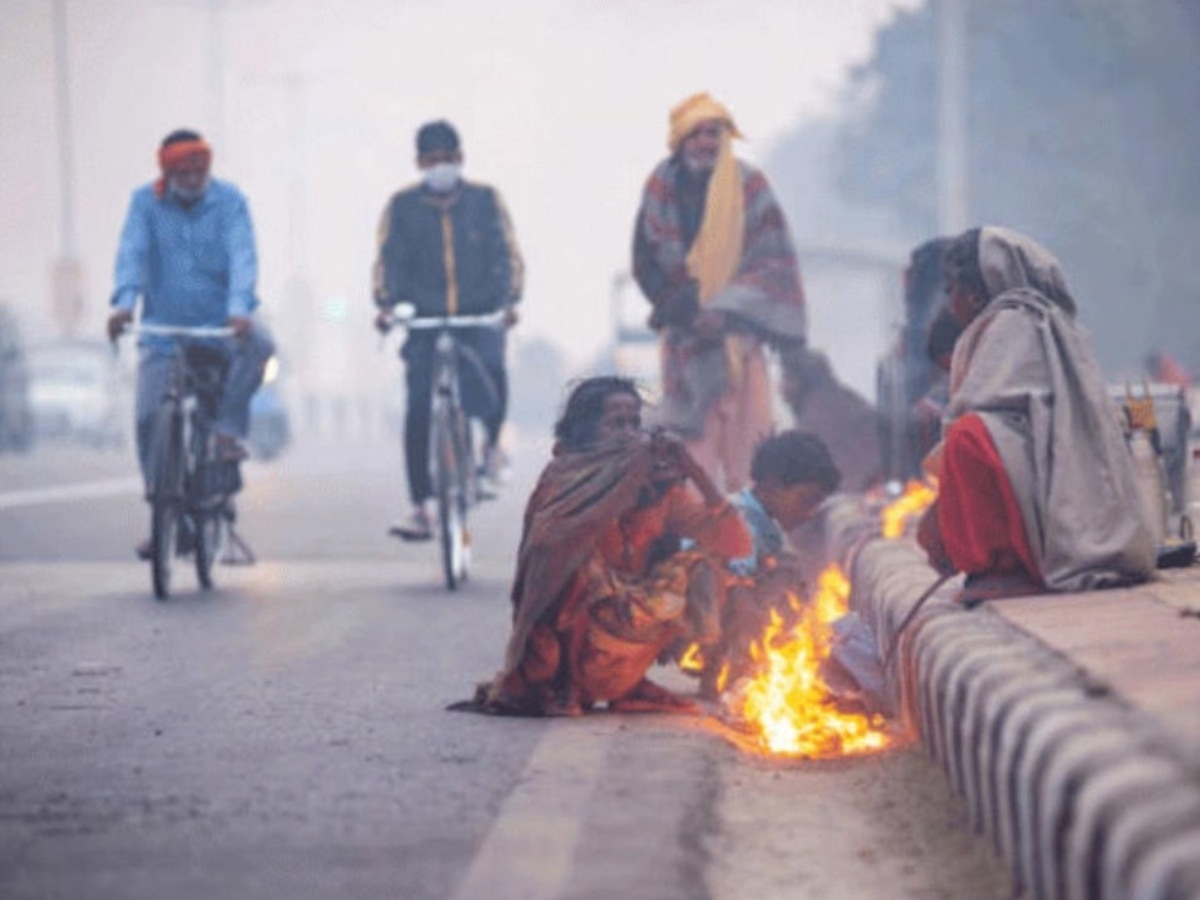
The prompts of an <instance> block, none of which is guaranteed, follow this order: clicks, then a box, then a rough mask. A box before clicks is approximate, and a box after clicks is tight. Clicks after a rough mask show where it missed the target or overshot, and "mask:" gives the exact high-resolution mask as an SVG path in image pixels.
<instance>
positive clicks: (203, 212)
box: [108, 129, 275, 559]
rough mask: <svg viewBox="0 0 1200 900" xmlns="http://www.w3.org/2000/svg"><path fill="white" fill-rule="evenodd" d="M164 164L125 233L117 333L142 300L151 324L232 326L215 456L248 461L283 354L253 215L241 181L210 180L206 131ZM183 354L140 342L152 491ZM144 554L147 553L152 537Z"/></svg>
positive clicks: (161, 158)
mask: <svg viewBox="0 0 1200 900" xmlns="http://www.w3.org/2000/svg"><path fill="white" fill-rule="evenodd" d="M158 163H159V168H160V170H161V173H162V177H161V178H159V179H158V181H156V182H154V183H152V184H147V185H144V186H142V187H140V188H138V189H137V190H135V191H134V193H133V198H132V200H131V201H130V204H129V212H128V214H127V215H126V218H125V225H124V228H123V229H122V231H121V239H120V244H119V246H118V248H117V260H116V271H115V281H116V287H115V289H114V291H113V296H112V306H113V312H112V313H111V314H110V315H109V317H108V336H109V339H110V340H112V341H116V339H117V338H118V337H119V336H120V335H121V333H122V332H123V331H124V330H125V328H126V327H127V326H128V325H129V324H130V323H131V322H132V321H133V316H134V310H135V308H136V306H137V302H138V298H139V297H141V298H142V316H141V319H142V321H143V322H144V323H146V324H150V325H174V326H228V327H230V328H232V329H233V333H234V336H233V337H231V338H226V339H217V340H213V341H212V344H213V346H214V347H216V348H218V349H219V350H220V351H221V352H222V353H223V354H224V356H225V358H226V360H227V361H228V364H229V366H228V370H227V374H226V377H225V383H224V387H223V390H222V395H221V402H220V404H219V406H218V409H217V418H216V426H215V431H216V438H215V440H216V457H217V458H218V459H220V460H225V461H236V460H241V459H244V458H245V457H246V451H245V449H244V448H243V445H242V440H243V439H244V438H245V436H246V432H247V429H248V427H249V422H250V398H251V397H252V396H253V394H254V392H255V391H256V390H257V389H258V387H259V385H260V384H262V378H263V372H264V370H265V368H266V363H267V360H268V359H270V357H271V354H272V353H274V351H275V345H274V342H273V340H272V339H271V336H270V334H269V333H268V331H267V329H266V327H265V326H264V325H263V324H262V323H261V322H260V321H258V320H257V319H256V318H255V317H254V311H255V309H256V308H257V306H258V298H257V296H255V293H254V287H255V282H256V280H257V277H258V262H257V257H256V252H255V244H254V228H253V225H252V224H251V220H250V211H249V208H248V207H247V205H246V200H245V198H244V197H243V195H242V193H241V191H239V190H238V188H237V187H235V186H234V185H233V184H231V183H229V182H227V181H220V180H217V179H215V178H212V177H210V175H209V170H210V168H211V164H212V149H211V148H210V147H209V145H208V144H207V142H205V141H204V139H203V138H202V137H201V136H200V135H199V134H198V133H197V132H195V131H189V130H183V129H181V130H177V131H173V132H171V133H170V134H169V135H167V136H166V137H165V138H164V139H163V141H162V144H161V145H160V147H159V150H158ZM174 353H175V351H174V346H173V343H172V341H171V339H170V338H164V337H160V336H154V335H142V337H141V338H140V339H139V362H138V387H137V401H136V407H137V411H136V419H137V449H138V464H139V466H140V467H141V471H142V478H143V479H144V480H145V482H146V484H147V489H149V485H150V483H151V475H152V473H151V472H150V442H151V437H152V432H153V424H154V418H155V413H156V412H157V410H158V408H159V405H160V404H161V403H162V400H163V397H164V395H165V394H166V392H167V391H168V390H170V387H171V384H170V381H171V372H172V367H173V365H174ZM136 552H137V554H138V556H139V558H141V559H148V558H149V556H150V542H149V540H146V541H143V542H142V543H141V544H139V545H138V547H137V551H136Z"/></svg>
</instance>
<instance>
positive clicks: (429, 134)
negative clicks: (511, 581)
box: [374, 121, 524, 540]
mask: <svg viewBox="0 0 1200 900" xmlns="http://www.w3.org/2000/svg"><path fill="white" fill-rule="evenodd" d="M462 161H463V154H462V148H461V145H460V143H459V137H458V132H457V131H455V129H454V126H453V125H451V124H450V123H449V122H446V121H437V122H429V123H426V124H425V125H422V126H421V127H420V129H418V131H417V167H418V169H420V171H421V181H420V182H419V183H417V184H415V185H412V186H410V187H407V188H405V189H403V190H401V191H398V192H397V193H396V194H394V195H393V196H392V197H391V199H390V200H389V201H388V203H387V206H386V207H385V209H384V211H383V217H382V220H381V221H380V224H379V243H378V255H377V257H376V261H375V270H374V299H375V306H376V308H377V314H376V318H375V326H376V328H378V329H379V330H380V331H386V330H387V329H388V327H389V326H390V313H391V310H392V308H393V307H394V306H396V304H398V303H411V304H412V305H413V306H415V307H416V314H417V316H418V317H420V316H447V315H449V316H453V315H474V314H481V313H490V312H496V311H498V310H504V311H505V313H506V315H505V325H506V327H511V326H512V325H514V324H516V321H517V312H516V306H517V303H518V302H519V301H520V299H521V288H522V281H523V275H524V265H523V263H522V260H521V255H520V252H519V251H518V249H517V244H516V240H515V238H514V236H513V229H512V223H511V221H510V220H509V217H508V212H507V210H506V209H505V207H504V203H503V201H502V200H501V198H500V194H499V192H498V191H496V189H495V188H493V187H490V186H488V185H484V184H478V183H475V182H469V181H465V180H464V179H463V178H462ZM459 335H460V343H461V344H463V345H465V346H466V347H467V348H469V350H471V351H473V352H474V354H475V355H476V356H477V358H478V360H479V361H480V362H481V363H482V368H483V369H484V370H485V371H486V373H487V375H488V376H489V377H488V378H487V379H486V382H490V383H485V380H484V379H482V378H473V377H472V372H471V367H470V366H466V367H464V370H463V371H464V376H463V377H464V384H463V389H464V398H463V400H464V405H465V406H466V408H467V411H468V412H469V413H471V414H472V415H475V416H477V417H478V418H479V419H481V420H482V422H483V424H484V427H485V430H486V433H487V446H486V448H485V452H484V466H485V476H486V477H488V478H489V479H490V480H492V481H493V482H495V481H497V480H498V479H499V476H500V474H501V469H502V466H503V457H502V454H501V450H500V446H499V438H500V430H501V427H502V426H503V424H504V420H505V416H506V413H507V405H508V377H507V373H506V370H505V349H506V341H505V332H504V331H503V330H496V329H493V328H469V329H464V330H462V331H461V332H459ZM435 340H436V335H435V333H434V332H433V331H415V330H414V331H411V332H409V334H408V337H407V338H406V340H405V342H404V345H403V347H402V348H401V350H400V358H401V359H403V360H404V363H405V376H406V384H407V410H406V413H405V418H404V451H405V463H406V468H407V474H408V490H409V496H410V498H411V500H412V506H413V509H412V513H411V514H410V515H409V517H408V518H407V519H406V520H404V521H403V522H401V523H398V524H397V525H396V526H394V527H393V528H392V529H391V530H390V533H392V534H394V535H396V536H398V537H402V538H405V539H407V540H424V539H427V538H429V537H431V536H432V525H431V522H430V518H429V512H428V509H427V506H428V501H429V498H430V497H432V495H433V485H432V484H431V483H430V480H429V411H430V400H431V395H432V375H433V349H434V341H435Z"/></svg>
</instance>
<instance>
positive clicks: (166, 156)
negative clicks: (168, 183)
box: [158, 140, 212, 172]
mask: <svg viewBox="0 0 1200 900" xmlns="http://www.w3.org/2000/svg"><path fill="white" fill-rule="evenodd" d="M196 156H199V157H201V158H202V159H203V160H204V165H205V166H208V165H210V164H211V163H212V148H211V147H209V146H208V144H206V143H205V142H204V141H201V140H196V141H179V142H177V143H174V144H167V146H165V147H162V148H160V149H159V151H158V167H159V168H160V169H162V170H163V171H164V172H170V171H171V170H172V169H177V168H179V167H180V166H181V165H183V163H185V162H187V161H188V160H190V159H192V158H193V157H196Z"/></svg>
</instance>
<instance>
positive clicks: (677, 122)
mask: <svg viewBox="0 0 1200 900" xmlns="http://www.w3.org/2000/svg"><path fill="white" fill-rule="evenodd" d="M713 119H717V120H719V121H721V122H724V123H725V124H726V125H727V126H728V127H729V132H730V134H732V135H733V136H734V137H736V138H740V137H741V136H742V134H741V132H740V131H738V129H737V125H735V124H734V123H733V116H732V115H730V113H729V110H728V109H727V108H726V107H725V106H724V104H721V103H718V102H717V101H716V100H714V99H713V98H712V96H711V95H709V94H708V93H707V92H706V91H701V92H700V93H698V94H692V95H691V96H690V97H688V98H686V99H684V100H681V101H679V102H678V103H677V104H675V106H673V107H672V108H671V119H670V130H669V131H668V132H667V148H668V149H669V150H670V151H671V152H672V153H674V152H675V151H676V150H678V149H679V145H680V144H682V143H683V139H684V138H685V137H687V136H688V135H689V134H691V133H692V129H693V128H695V127H696V126H697V125H699V124H700V123H701V122H708V121H711V120H713Z"/></svg>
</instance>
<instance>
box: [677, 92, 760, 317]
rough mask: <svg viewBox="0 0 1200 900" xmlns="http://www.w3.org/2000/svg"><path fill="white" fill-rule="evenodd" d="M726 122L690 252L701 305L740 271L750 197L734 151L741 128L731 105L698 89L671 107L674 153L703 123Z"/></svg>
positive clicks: (688, 260)
mask: <svg viewBox="0 0 1200 900" xmlns="http://www.w3.org/2000/svg"><path fill="white" fill-rule="evenodd" d="M714 119H715V120H717V121H719V122H721V123H722V124H723V125H724V126H725V128H724V130H723V132H722V134H721V149H720V151H719V152H718V154H717V163H716V166H715V167H714V168H713V173H712V177H711V178H710V179H709V182H708V196H707V199H706V201H705V205H704V221H703V222H701V223H700V231H699V232H698V233H697V234H696V240H695V242H694V243H693V244H692V248H691V250H690V251H689V252H688V257H687V267H688V274H689V275H691V276H692V277H693V278H695V279H696V281H697V283H698V284H699V286H700V304H701V305H704V304H706V303H708V301H709V300H711V299H712V298H713V297H715V296H716V295H717V294H718V293H719V292H720V290H721V288H723V287H724V286H725V285H726V284H727V283H728V282H729V279H730V278H732V277H733V274H734V273H735V272H736V271H737V267H738V262H739V260H740V259H741V256H742V235H743V232H744V230H745V226H746V202H745V197H744V195H743V193H742V177H741V173H740V172H739V171H738V164H737V160H736V159H734V156H733V146H732V144H733V139H734V138H735V137H736V138H740V137H741V136H742V135H741V132H739V131H738V130H737V126H736V125H735V124H734V123H733V116H732V115H730V113H729V110H728V109H726V108H725V107H724V106H723V105H722V104H720V103H718V102H717V101H716V100H714V99H713V98H712V97H711V96H709V95H708V94H707V93H704V92H701V93H699V94H693V95H692V96H690V97H688V98H687V99H685V100H683V101H681V102H680V103H678V104H677V105H676V106H675V107H674V108H673V109H672V110H671V127H670V132H669V133H668V135H667V146H668V147H669V148H670V150H671V152H672V153H674V152H675V151H676V150H678V149H679V145H680V144H681V143H682V142H683V139H684V138H686V137H687V136H688V135H689V134H691V132H692V130H693V129H694V128H696V126H697V125H699V124H701V123H702V122H709V121H712V120H714Z"/></svg>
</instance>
